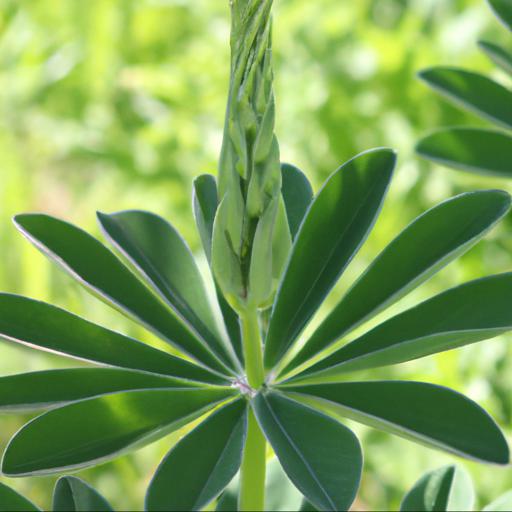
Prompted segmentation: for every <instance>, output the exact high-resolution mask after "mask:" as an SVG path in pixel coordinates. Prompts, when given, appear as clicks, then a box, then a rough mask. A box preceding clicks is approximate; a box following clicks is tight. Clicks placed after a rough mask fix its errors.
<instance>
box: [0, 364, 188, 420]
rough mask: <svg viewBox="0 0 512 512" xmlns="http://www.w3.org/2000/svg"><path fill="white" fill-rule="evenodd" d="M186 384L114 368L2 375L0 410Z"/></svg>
mask: <svg viewBox="0 0 512 512" xmlns="http://www.w3.org/2000/svg"><path fill="white" fill-rule="evenodd" d="M184 387H187V385H186V384H184V382H183V381H178V380H175V379H171V378H168V377H163V376H159V375H153V374H150V373H142V372H134V371H126V370H118V369H110V368H73V369H69V370H68V369H66V370H46V371H41V372H33V373H23V374H20V375H9V376H7V377H0V411H2V412H4V411H20V410H36V409H41V408H47V407H50V406H55V405H62V404H64V403H66V402H76V401H78V400H82V399H84V398H91V397H93V396H98V395H105V394H109V393H116V392H119V391H131V390H137V389H161V388H181V389H183V388H184Z"/></svg>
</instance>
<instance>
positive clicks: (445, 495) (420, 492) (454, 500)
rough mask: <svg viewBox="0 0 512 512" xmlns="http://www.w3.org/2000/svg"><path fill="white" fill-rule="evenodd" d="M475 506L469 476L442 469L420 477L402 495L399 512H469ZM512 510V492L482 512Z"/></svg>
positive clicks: (456, 469)
mask: <svg viewBox="0 0 512 512" xmlns="http://www.w3.org/2000/svg"><path fill="white" fill-rule="evenodd" d="M474 506H475V489H474V487H473V482H472V480H471V476H470V475H469V474H468V472H467V471H466V470H465V469H464V468H463V467H462V466H455V465H451V466H445V467H442V468H438V469H435V470H434V471H429V472H428V473H426V474H425V475H423V476H422V477H421V478H420V479H419V480H418V481H417V482H416V483H415V484H414V486H413V487H412V489H411V490H410V491H409V492H408V493H407V494H406V495H405V497H404V499H403V501H402V505H401V507H400V510H401V511H402V512H433V511H438V512H450V511H453V512H455V511H457V512H463V511H471V510H474ZM511 509H512V491H508V492H506V493H505V494H503V495H502V496H499V497H498V498H496V499H495V500H493V501H492V502H491V503H489V504H488V505H486V506H485V507H484V508H483V509H482V511H483V512H498V511H500V510H504V511H505V510H511Z"/></svg>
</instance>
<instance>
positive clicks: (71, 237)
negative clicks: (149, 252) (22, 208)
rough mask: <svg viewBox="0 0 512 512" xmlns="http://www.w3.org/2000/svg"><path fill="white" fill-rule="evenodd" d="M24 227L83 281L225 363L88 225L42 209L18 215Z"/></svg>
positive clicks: (203, 357)
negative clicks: (82, 226) (78, 224)
mask: <svg viewBox="0 0 512 512" xmlns="http://www.w3.org/2000/svg"><path fill="white" fill-rule="evenodd" d="M15 223H16V225H17V226H18V228H19V229H20V231H21V232H22V233H23V234H24V235H26V236H27V238H28V239H29V240H30V241H31V242H33V243H34V245H35V246H36V247H37V248H38V249H40V250H41V251H42V252H43V253H44V254H46V255H47V256H49V257H50V258H51V259H53V260H54V261H56V262H57V263H58V264H59V265H61V266H62V267H63V268H64V269H65V270H66V271H67V272H69V273H70V274H71V275H72V276H73V277H74V278H75V279H77V280H78V281H79V282H80V283H81V284H83V285H84V286H86V287H87V288H89V289H90V290H92V291H93V292H94V293H95V294H96V295H98V296H99V297H100V298H102V299H103V300H105V301H106V302H107V303H109V304H111V305H113V306H114V307H116V308H117V309H119V310H121V311H122V312H124V313H126V314H127V315H128V316H130V317H132V318H134V319H135V320H136V321H138V322H140V323H141V324H143V325H144V326H145V327H146V328H148V329H149V330H151V331H153V332H154V333H155V334H157V335H158V336H160V337H161V338H162V339H164V340H165V341H167V342H168V343H170V344H172V345H173V346H175V347H177V348H178V349H179V350H182V351H184V352H185V353H187V354H189V355H191V356H192V357H194V358H195V359H197V360H198V361H201V362H202V363H204V364H206V365H208V366H209V367H211V368H213V369H215V370H218V371H223V372H226V371H227V368H226V366H225V365H224V364H223V363H222V362H221V361H219V359H218V358H217V357H216V356H215V355H214V354H213V353H212V352H211V351H210V350H209V348H208V347H207V346H206V345H205V344H204V343H203V342H202V341H200V340H199V339H198V338H197V337H196V336H195V335H194V334H193V333H192V332H191V331H190V329H189V328H188V327H187V326H186V325H185V324H184V323H183V322H182V321H181V320H179V319H178V318H177V317H176V316H174V315H173V314H172V311H171V309H170V308H168V307H167V306H166V305H165V304H164V303H163V302H162V301H160V299H158V298H157V297H156V296H155V295H153V293H152V292H151V291H150V290H149V289H148V288H147V287H146V286H145V285H144V284H143V283H142V282H141V281H139V280H138V279H137V278H136V277H135V275H134V274H132V272H130V271H129V270H128V269H127V268H126V267H125V266H124V265H123V264H122V263H121V262H120V261H119V260H118V259H117V258H116V257H115V256H114V254H113V253H112V252H111V251H109V250H108V249H107V248H106V247H105V246H104V245H102V244H101V243H100V242H99V241H98V240H96V239H95V238H93V237H92V236H90V235H89V234H88V233H86V232H85V231H83V230H81V229H79V228H77V227H75V226H73V225H71V224H68V223H67V222H64V221H62V220H59V219H56V218H54V217H50V216H48V215H41V214H23V215H17V216H16V217H15Z"/></svg>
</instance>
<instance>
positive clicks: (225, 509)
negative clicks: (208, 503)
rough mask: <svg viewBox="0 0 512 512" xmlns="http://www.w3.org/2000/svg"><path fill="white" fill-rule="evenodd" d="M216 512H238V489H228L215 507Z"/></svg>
mask: <svg viewBox="0 0 512 512" xmlns="http://www.w3.org/2000/svg"><path fill="white" fill-rule="evenodd" d="M215 510H216V512H238V493H237V492H236V489H230V488H228V489H226V490H225V491H224V492H223V493H222V495H221V497H220V498H219V501H218V502H217V506H216V507H215Z"/></svg>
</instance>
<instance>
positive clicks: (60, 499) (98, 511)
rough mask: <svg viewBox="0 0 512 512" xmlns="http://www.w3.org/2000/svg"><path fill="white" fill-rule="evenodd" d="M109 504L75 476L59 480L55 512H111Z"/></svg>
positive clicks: (54, 505)
mask: <svg viewBox="0 0 512 512" xmlns="http://www.w3.org/2000/svg"><path fill="white" fill-rule="evenodd" d="M112 510H113V509H112V507H111V506H110V505H109V503H108V502H107V501H106V500H105V498H104V497H103V496H101V495H100V494H99V493H98V492H97V491H96V490H94V489H93V488H92V487H91V486H90V485H89V484H87V483H86V482H84V481H83V480H80V479H79V478H76V477H73V476H65V477H62V478H59V480H58V481H57V483H56V485H55V490H54V493H53V512H82V511H87V512H111V511H112Z"/></svg>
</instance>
